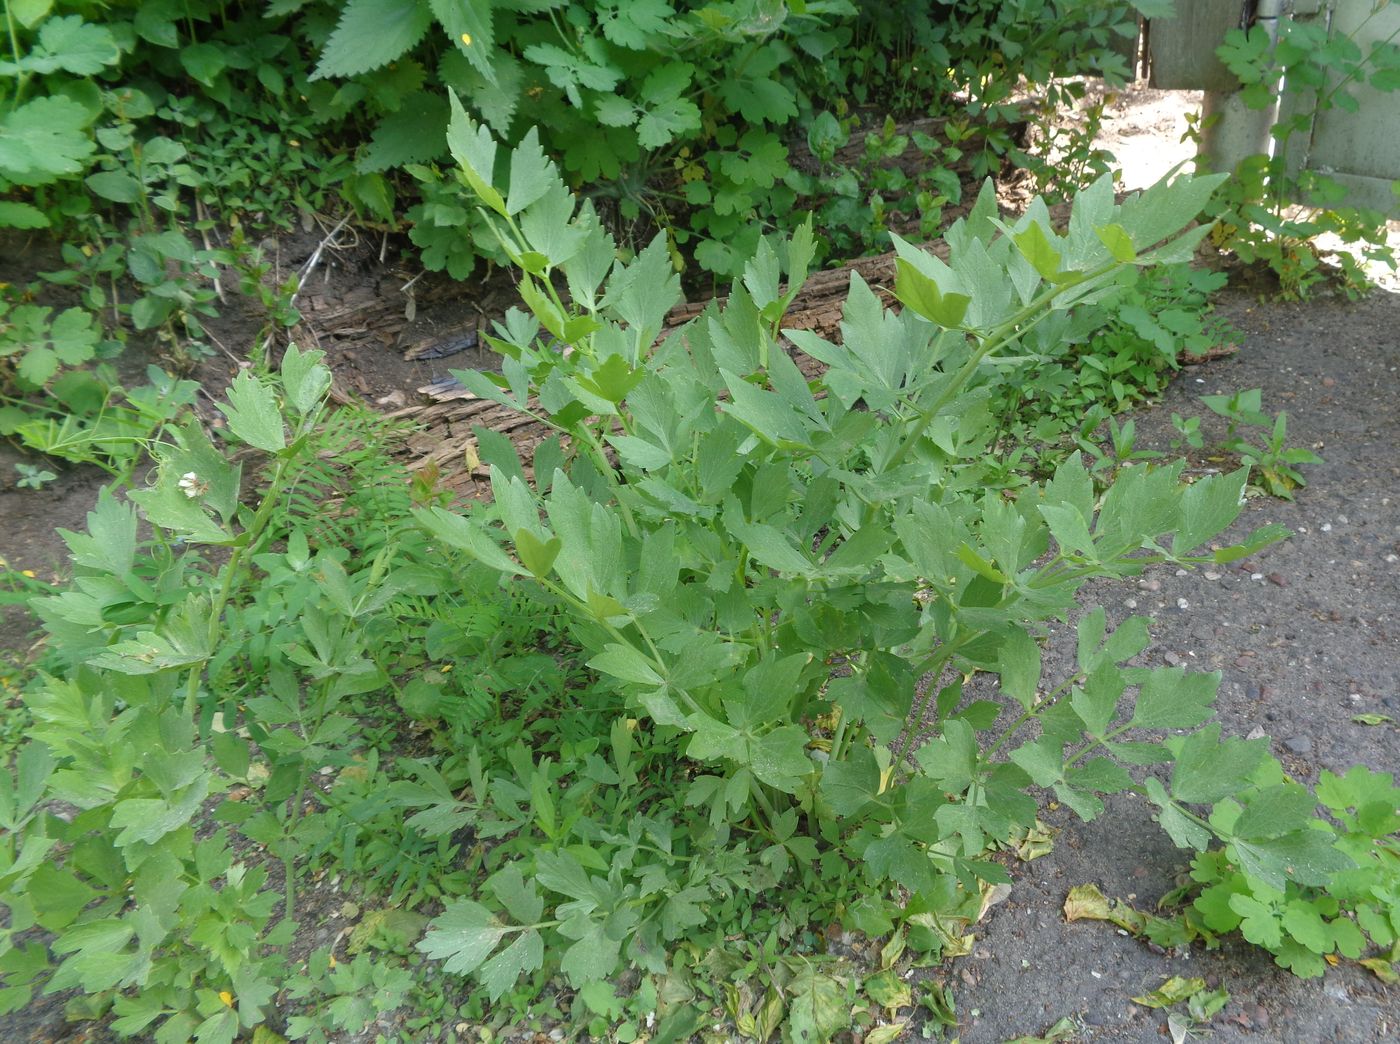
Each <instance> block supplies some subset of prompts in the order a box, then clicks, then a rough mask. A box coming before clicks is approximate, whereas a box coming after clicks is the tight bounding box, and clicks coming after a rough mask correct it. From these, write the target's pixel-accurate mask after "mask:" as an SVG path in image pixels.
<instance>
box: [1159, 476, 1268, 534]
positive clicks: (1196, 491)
mask: <svg viewBox="0 0 1400 1044" xmlns="http://www.w3.org/2000/svg"><path fill="white" fill-rule="evenodd" d="M1248 479H1249V468H1247V467H1244V468H1238V469H1237V470H1235V471H1233V472H1231V473H1230V474H1228V475H1209V476H1207V477H1206V478H1203V479H1201V480H1199V481H1197V482H1193V483H1192V484H1191V485H1190V486H1188V487H1187V488H1186V491H1185V492H1184V493H1183V494H1182V495H1181V520H1180V524H1179V526H1178V527H1177V530H1176V532H1175V533H1173V534H1172V554H1174V555H1184V554H1187V553H1189V552H1190V551H1193V550H1194V549H1196V548H1198V547H1200V546H1201V545H1202V544H1204V543H1205V542H1206V541H1207V540H1210V539H1211V538H1212V537H1215V536H1218V535H1219V534H1220V533H1223V532H1224V531H1225V530H1226V529H1227V528H1228V527H1229V525H1230V523H1232V522H1234V520H1235V519H1236V518H1238V517H1239V513H1240V508H1241V507H1242V506H1243V505H1244V488H1245V483H1246V482H1247V481H1248Z"/></svg>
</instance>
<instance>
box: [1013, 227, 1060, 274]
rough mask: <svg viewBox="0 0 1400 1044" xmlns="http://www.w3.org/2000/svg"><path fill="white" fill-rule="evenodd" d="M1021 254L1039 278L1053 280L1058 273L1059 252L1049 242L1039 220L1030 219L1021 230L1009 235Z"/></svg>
mask: <svg viewBox="0 0 1400 1044" xmlns="http://www.w3.org/2000/svg"><path fill="white" fill-rule="evenodd" d="M1011 240H1012V242H1014V243H1015V244H1016V249H1017V250H1019V251H1020V252H1021V256H1022V257H1024V258H1025V259H1026V260H1027V261H1029V262H1030V263H1031V267H1032V268H1034V269H1035V270H1036V271H1037V272H1039V273H1040V275H1041V278H1043V279H1045V280H1047V281H1050V282H1054V281H1055V280H1057V279H1058V278H1059V275H1060V265H1061V260H1060V252H1059V250H1057V249H1056V248H1055V245H1054V244H1053V243H1051V242H1050V238H1049V237H1048V236H1047V235H1046V234H1045V229H1043V228H1042V227H1041V226H1040V222H1038V221H1032V222H1031V223H1030V224H1029V225H1027V226H1026V227H1025V228H1024V229H1023V230H1022V231H1020V232H1018V233H1016V234H1015V235H1013V236H1012V237H1011Z"/></svg>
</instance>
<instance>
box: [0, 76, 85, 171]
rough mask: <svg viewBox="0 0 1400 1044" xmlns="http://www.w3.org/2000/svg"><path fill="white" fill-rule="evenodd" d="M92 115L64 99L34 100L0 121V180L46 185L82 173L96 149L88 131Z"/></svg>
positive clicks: (54, 96)
mask: <svg viewBox="0 0 1400 1044" xmlns="http://www.w3.org/2000/svg"><path fill="white" fill-rule="evenodd" d="M93 116H94V114H93V113H92V112H90V111H89V110H88V109H87V108H86V107H84V106H83V105H81V104H79V103H78V102H76V101H74V100H73V99H71V98H68V97H65V96H63V95H58V94H55V95H51V96H49V97H46V98H35V99H34V100H33V101H30V102H26V103H25V104H24V105H21V106H20V107H19V108H18V109H15V110H13V111H12V112H10V113H8V114H7V115H5V116H3V117H0V177H4V178H6V179H8V180H9V181H11V182H13V183H15V184H16V185H47V184H49V183H50V182H53V181H57V180H59V178H61V177H64V176H65V175H69V174H77V173H79V172H81V171H82V169H83V166H84V161H85V160H86V159H87V158H88V157H89V156H91V155H92V153H93V151H94V150H95V149H96V145H95V144H94V143H93V140H92V136H91V135H90V134H88V133H87V127H88V125H89V124H90V123H91V122H92V120H93Z"/></svg>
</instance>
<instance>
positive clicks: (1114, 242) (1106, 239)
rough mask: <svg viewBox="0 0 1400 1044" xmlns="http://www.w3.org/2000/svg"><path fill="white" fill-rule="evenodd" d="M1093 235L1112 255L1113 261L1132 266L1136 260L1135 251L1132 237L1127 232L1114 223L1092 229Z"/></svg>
mask: <svg viewBox="0 0 1400 1044" xmlns="http://www.w3.org/2000/svg"><path fill="white" fill-rule="evenodd" d="M1094 234H1095V235H1097V236H1098V237H1099V241H1100V242H1102V243H1103V245H1104V246H1106V247H1108V252H1109V253H1110V254H1112V255H1113V260H1115V261H1121V262H1123V263H1124V264H1132V263H1133V262H1134V261H1136V260H1137V250H1136V249H1135V248H1134V247H1133V237H1132V236H1130V235H1128V230H1127V229H1125V228H1124V227H1123V226H1122V225H1120V224H1117V223H1116V222H1114V223H1110V224H1107V225H1103V226H1102V227H1100V228H1096V229H1094Z"/></svg>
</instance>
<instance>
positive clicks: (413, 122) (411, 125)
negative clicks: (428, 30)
mask: <svg viewBox="0 0 1400 1044" xmlns="http://www.w3.org/2000/svg"><path fill="white" fill-rule="evenodd" d="M461 6H463V7H466V6H469V5H467V4H462V5H461ZM447 113H448V107H447V99H446V98H445V97H443V96H442V95H440V94H435V93H433V92H431V91H417V92H415V93H413V94H410V95H409V96H408V97H407V98H405V99H404V100H403V104H402V105H400V106H399V108H398V111H396V112H390V113H386V114H385V115H384V116H383V118H381V119H380V121H379V122H378V123H377V124H375V127H374V132H373V134H371V135H370V140H369V144H368V145H367V146H365V148H364V151H363V152H361V154H360V156H359V158H358V159H357V160H356V163H355V166H356V169H358V170H361V171H365V172H369V173H373V172H378V171H385V170H392V169H394V168H396V167H402V166H404V165H405V164H409V163H427V162H429V161H431V160H436V159H439V158H440V157H442V156H443V155H444V154H445V153H446V152H447Z"/></svg>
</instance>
